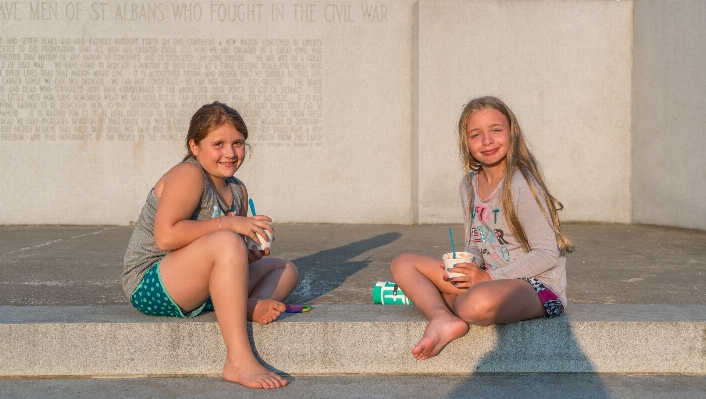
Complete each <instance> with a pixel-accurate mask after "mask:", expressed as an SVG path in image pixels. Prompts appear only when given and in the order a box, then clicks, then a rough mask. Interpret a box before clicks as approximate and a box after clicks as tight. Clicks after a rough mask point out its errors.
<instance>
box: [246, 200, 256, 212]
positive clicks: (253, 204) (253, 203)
mask: <svg viewBox="0 0 706 399" xmlns="http://www.w3.org/2000/svg"><path fill="white" fill-rule="evenodd" d="M248 204H250V213H252V215H253V216H256V215H257V213H255V202H253V200H252V198H250V199H249V200H248Z"/></svg>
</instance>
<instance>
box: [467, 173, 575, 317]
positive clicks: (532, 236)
mask: <svg viewBox="0 0 706 399" xmlns="http://www.w3.org/2000/svg"><path fill="white" fill-rule="evenodd" d="M470 177H471V184H472V187H473V193H474V194H473V198H474V199H473V210H472V214H471V225H470V229H468V226H466V227H467V229H466V230H467V231H469V232H470V234H467V236H466V252H470V253H472V254H473V255H475V256H476V259H481V258H482V259H483V263H484V264H485V267H486V270H487V272H488V274H490V276H491V277H492V278H493V279H494V280H499V279H511V278H523V277H526V278H528V277H534V278H537V279H538V280H540V281H541V282H542V283H544V284H545V285H546V286H548V287H549V288H550V289H551V290H552V291H554V293H555V294H556V295H557V296H558V297H559V299H561V302H562V304H563V305H564V307H565V308H566V306H567V299H566V258H565V257H564V256H562V255H561V252H560V251H559V247H558V246H557V243H556V236H555V235H554V228H553V227H552V224H551V223H550V221H551V219H550V218H549V210H548V209H547V205H546V203H545V201H544V197H543V195H542V189H541V187H539V186H538V185H536V184H535V185H534V187H535V190H536V191H537V194H538V196H539V199H540V202H541V203H542V206H543V207H544V212H546V213H543V212H542V209H540V207H539V204H538V203H537V201H536V200H535V199H534V196H533V195H532V192H531V191H530V188H529V186H528V185H527V181H526V180H525V178H524V176H522V173H520V172H519V171H517V172H515V173H514V175H513V176H512V201H513V204H514V205H515V213H516V214H517V217H518V218H519V219H520V224H521V225H522V228H523V230H524V232H525V235H526V237H527V240H528V242H529V247H530V251H529V252H526V251H525V250H524V249H523V248H522V246H521V245H520V244H519V242H518V241H517V239H516V238H515V236H514V235H513V234H512V231H510V227H509V225H508V224H507V221H506V220H505V215H504V213H503V209H502V201H501V195H500V194H501V191H502V186H503V182H500V184H498V187H497V188H496V189H495V191H493V193H492V194H491V195H490V196H489V197H488V198H484V199H481V198H479V197H478V175H477V174H476V173H475V172H471V174H470ZM459 191H460V195H461V204H462V206H463V220H464V223H466V225H467V224H468V203H469V201H470V194H471V186H469V183H468V178H466V177H464V178H463V179H461V185H460V187H459ZM545 215H546V216H545ZM477 263H478V262H477Z"/></svg>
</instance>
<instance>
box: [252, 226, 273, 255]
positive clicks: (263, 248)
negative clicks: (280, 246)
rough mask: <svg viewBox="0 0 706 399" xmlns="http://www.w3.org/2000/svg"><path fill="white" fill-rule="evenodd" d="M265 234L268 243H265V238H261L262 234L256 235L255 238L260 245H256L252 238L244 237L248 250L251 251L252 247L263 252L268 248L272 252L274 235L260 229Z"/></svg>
mask: <svg viewBox="0 0 706 399" xmlns="http://www.w3.org/2000/svg"><path fill="white" fill-rule="evenodd" d="M262 231H264V232H265V233H266V234H267V238H268V239H269V240H270V241H265V238H264V237H262V234H260V233H257V238H259V239H260V243H261V244H260V245H257V244H256V243H255V241H253V239H252V238H250V237H245V242H246V243H247V245H248V249H252V247H253V246H255V247H257V249H259V250H260V251H264V250H265V248H270V251H272V241H273V240H274V239H275V236H274V234H272V233H271V232H270V231H269V230H265V229H262Z"/></svg>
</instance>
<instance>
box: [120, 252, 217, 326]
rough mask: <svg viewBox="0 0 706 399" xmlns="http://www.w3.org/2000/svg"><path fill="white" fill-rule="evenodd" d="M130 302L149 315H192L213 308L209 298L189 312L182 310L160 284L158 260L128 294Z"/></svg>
mask: <svg viewBox="0 0 706 399" xmlns="http://www.w3.org/2000/svg"><path fill="white" fill-rule="evenodd" d="M130 303H132V306H134V307H135V308H137V310H139V311H140V312H142V313H144V314H148V315H151V316H168V317H194V316H196V315H198V314H199V313H201V312H203V311H204V310H213V303H212V302H211V298H208V299H207V300H206V301H205V302H204V303H202V304H201V306H199V307H197V308H196V309H194V310H192V311H190V312H186V313H184V312H182V310H181V309H180V308H179V306H178V305H177V304H176V302H174V300H173V299H172V297H170V296H169V293H168V292H167V290H166V289H165V288H164V284H162V277H161V276H160V275H159V261H157V263H155V264H154V265H152V266H151V267H150V268H149V269H148V270H147V272H146V273H145V276H144V277H143V278H142V281H141V282H140V284H139V285H138V286H137V288H135V291H134V292H133V293H132V295H131V296H130Z"/></svg>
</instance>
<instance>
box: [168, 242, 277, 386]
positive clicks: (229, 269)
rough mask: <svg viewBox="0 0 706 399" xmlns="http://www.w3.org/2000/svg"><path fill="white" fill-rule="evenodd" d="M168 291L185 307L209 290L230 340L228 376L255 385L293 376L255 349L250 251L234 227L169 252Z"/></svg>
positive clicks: (225, 373) (193, 304) (196, 302)
mask: <svg viewBox="0 0 706 399" xmlns="http://www.w3.org/2000/svg"><path fill="white" fill-rule="evenodd" d="M160 275H161V276H162V282H163V283H164V286H165V288H166V289H167V292H169V295H170V296H171V297H172V299H173V300H174V301H175V302H176V303H177V304H178V305H179V307H181V308H182V309H184V310H187V311H189V310H191V309H194V308H196V307H198V306H199V305H200V304H201V303H203V301H205V300H206V298H208V297H209V296H210V297H211V299H212V300H213V306H214V308H215V311H216V318H217V319H218V325H219V327H220V329H221V334H222V335H223V340H224V341H225V345H226V351H227V354H226V361H225V365H224V366H223V378H225V379H226V380H228V381H234V382H237V383H239V384H242V385H244V386H247V387H250V388H279V387H282V386H284V385H287V380H285V379H283V378H282V377H280V376H279V375H277V374H275V373H273V372H271V371H269V370H267V369H266V368H265V367H264V366H263V365H262V364H260V362H258V361H257V359H256V358H255V356H254V355H253V352H252V350H251V349H250V340H249V339H248V333H247V322H246V320H247V308H248V256H247V252H246V249H245V243H244V242H243V239H242V238H240V236H239V235H237V234H235V233H234V232H231V231H226V230H223V231H217V232H215V233H212V234H207V235H205V236H203V237H201V238H199V239H197V240H196V241H194V242H192V243H191V244H189V245H187V246H186V247H184V248H181V249H178V250H176V251H173V252H171V253H169V254H168V255H167V256H165V257H164V259H162V262H161V263H160Z"/></svg>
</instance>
